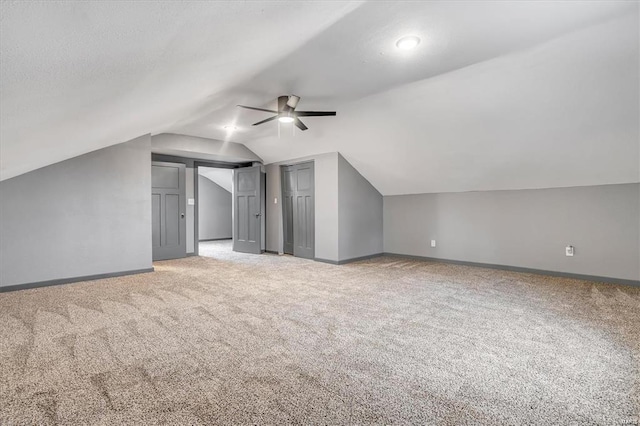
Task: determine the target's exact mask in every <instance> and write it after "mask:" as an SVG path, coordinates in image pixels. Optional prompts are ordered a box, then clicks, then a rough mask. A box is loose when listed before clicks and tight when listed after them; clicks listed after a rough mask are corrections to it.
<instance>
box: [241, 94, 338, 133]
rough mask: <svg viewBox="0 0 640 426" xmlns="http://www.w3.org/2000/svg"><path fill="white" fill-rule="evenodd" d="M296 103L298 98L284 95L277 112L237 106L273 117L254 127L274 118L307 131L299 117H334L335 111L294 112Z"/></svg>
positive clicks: (280, 99)
mask: <svg viewBox="0 0 640 426" xmlns="http://www.w3.org/2000/svg"><path fill="white" fill-rule="evenodd" d="M298 102H300V96H296V95H284V96H279V97H278V110H277V111H275V110H272V109H265V108H256V107H250V106H245V105H238V106H239V107H240V108H245V109H251V110H254V111H262V112H270V113H273V114H276V115H274V116H273V117H269V118H267V119H265V120H262V121H258V122H257V123H253V125H254V126H258V125H260V124H264V123H267V122H269V121H273V120H275V119H276V118H277V119H278V121H279V122H280V123H294V124H295V125H296V127H297V128H298V129H300V130H307V129H308V127H307V126H305V124H304V123H303V122H302V121H301V120H300V117H327V116H335V115H336V112H335V111H296V107H297V106H298Z"/></svg>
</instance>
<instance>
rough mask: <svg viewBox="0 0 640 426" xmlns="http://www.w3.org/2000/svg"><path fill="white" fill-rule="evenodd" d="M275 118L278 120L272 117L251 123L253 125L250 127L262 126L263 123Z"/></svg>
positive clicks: (275, 116)
mask: <svg viewBox="0 0 640 426" xmlns="http://www.w3.org/2000/svg"><path fill="white" fill-rule="evenodd" d="M276 118H278V116H277V115H274V116H273V117H269V118H267V119H266V120H262V121H258V122H257V123H253V124H252V126H257V125H259V124H263V123H266V122H269V121H272V120H275V119H276Z"/></svg>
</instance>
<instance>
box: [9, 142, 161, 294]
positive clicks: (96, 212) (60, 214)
mask: <svg viewBox="0 0 640 426" xmlns="http://www.w3.org/2000/svg"><path fill="white" fill-rule="evenodd" d="M0 235H2V238H1V239H0V271H1V272H0V286H7V285H15V284H25V283H33V282H39V281H48V280H55V279H64V278H75V277H81V276H88V275H98V274H105V273H115V272H124V271H133V270H140V269H148V268H151V267H152V263H151V252H152V250H151V137H150V136H149V135H146V136H142V137H139V138H137V139H134V140H132V141H129V142H126V143H123V144H119V145H115V146H112V147H109V148H105V149H101V150H99V151H95V152H91V153H89V154H85V155H82V156H80V157H76V158H73V159H70V160H66V161H63V162H60V163H57V164H53V165H51V166H47V167H44V168H42V169H38V170H34V171H32V172H29V173H26V174H24V175H20V176H17V177H15V178H12V179H8V180H5V181H2V182H0Z"/></svg>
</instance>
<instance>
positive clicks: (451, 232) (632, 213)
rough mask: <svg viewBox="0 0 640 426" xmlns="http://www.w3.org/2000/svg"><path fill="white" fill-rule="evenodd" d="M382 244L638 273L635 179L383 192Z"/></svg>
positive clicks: (566, 268) (639, 219) (395, 249)
mask: <svg viewBox="0 0 640 426" xmlns="http://www.w3.org/2000/svg"><path fill="white" fill-rule="evenodd" d="M431 240H436V247H430V241H431ZM567 245H573V246H574V247H575V256H573V257H567V256H565V246H567ZM384 251H385V252H388V253H396V254H405V255H413V256H424V257H430V258H437V259H447V260H458V261H467V262H478V263H485V264H493V265H505V266H512V267H521V268H531V269H538V270H544V271H552V272H561V273H570V274H579V275H589V276H595V277H607V278H614V279H620V280H632V281H638V280H640V184H637V183H635V184H622V185H602V186H585V187H572V188H552V189H531V190H519V191H486V192H465V193H440V194H417V195H397V196H388V197H384Z"/></svg>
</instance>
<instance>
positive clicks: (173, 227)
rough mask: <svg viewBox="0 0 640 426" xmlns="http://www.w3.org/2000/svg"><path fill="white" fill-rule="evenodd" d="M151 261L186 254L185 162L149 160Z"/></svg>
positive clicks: (174, 257)
mask: <svg viewBox="0 0 640 426" xmlns="http://www.w3.org/2000/svg"><path fill="white" fill-rule="evenodd" d="M151 187H152V188H151V205H152V210H151V211H152V219H151V223H152V226H153V233H152V234H153V260H166V259H177V258H181V257H186V256H187V238H186V237H187V224H186V219H185V206H186V200H185V165H184V164H178V163H161V162H157V161H154V162H152V163H151Z"/></svg>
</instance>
